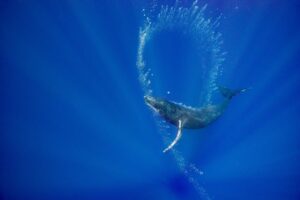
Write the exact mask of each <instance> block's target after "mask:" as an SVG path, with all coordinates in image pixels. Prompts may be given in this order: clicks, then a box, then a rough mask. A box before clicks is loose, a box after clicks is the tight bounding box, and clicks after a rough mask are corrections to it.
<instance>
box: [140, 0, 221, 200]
mask: <svg viewBox="0 0 300 200" xmlns="http://www.w3.org/2000/svg"><path fill="white" fill-rule="evenodd" d="M157 9H158V10H157ZM156 10H157V11H158V12H157V14H155V12H156ZM206 10H207V5H203V6H198V1H194V2H193V3H192V4H191V5H190V6H189V7H184V6H180V1H176V3H175V5H174V6H168V5H163V6H160V7H159V6H158V5H157V2H156V1H154V2H153V5H152V6H151V8H150V13H148V14H146V11H147V10H146V9H143V16H144V18H145V19H144V24H143V25H142V26H141V27H140V30H139V44H138V50H137V61H136V65H137V69H138V72H139V81H140V84H141V87H142V89H143V91H144V95H153V93H155V91H153V88H152V85H151V84H152V82H153V79H154V78H155V74H153V72H152V70H151V66H148V65H147V61H146V60H145V56H144V54H145V47H146V46H147V44H148V43H149V42H151V39H152V38H153V36H154V35H155V34H159V33H161V32H164V31H170V30H171V31H172V30H180V31H182V33H183V34H185V35H187V36H188V37H189V38H191V39H192V40H193V43H194V44H195V45H196V47H197V51H198V52H197V53H198V54H199V55H203V57H204V58H205V60H204V61H201V63H202V65H201V66H199V67H201V80H202V81H201V83H202V85H201V86H199V87H200V88H199V87H198V91H201V94H199V96H200V99H202V100H203V104H210V103H211V98H212V94H213V92H214V89H215V88H216V80H217V78H218V77H219V76H220V75H221V74H222V68H221V67H222V63H223V61H224V57H225V54H226V53H225V52H223V51H222V49H221V46H222V43H223V41H222V35H221V33H219V32H218V31H217V28H218V26H219V21H220V17H217V18H216V19H212V18H207V17H206V16H205V12H206ZM196 59H198V58H196ZM199 59H200V58H199ZM152 67H153V66H152ZM165 93H167V94H170V92H169V91H166V92H165ZM156 119H157V120H156V122H157V124H158V127H159V132H160V134H161V135H162V138H163V141H164V143H165V145H166V144H169V143H170V141H171V135H170V133H169V126H168V125H167V124H166V123H164V122H163V121H161V120H160V119H158V118H156ZM171 152H172V155H173V156H174V159H175V160H176V163H177V165H178V167H179V169H180V170H181V171H182V173H183V174H184V175H185V176H186V178H187V179H188V180H189V182H190V183H191V184H192V185H193V187H194V188H195V190H196V191H197V193H198V194H199V197H200V199H205V200H210V199H211V198H210V197H209V195H208V193H207V192H206V190H205V189H204V187H203V186H202V185H201V184H200V182H199V178H201V176H202V175H203V174H204V172H203V171H202V170H200V169H199V168H198V167H196V165H195V164H193V163H189V162H188V161H186V159H185V158H184V156H183V155H182V153H181V152H180V151H179V150H177V149H172V150H171Z"/></svg>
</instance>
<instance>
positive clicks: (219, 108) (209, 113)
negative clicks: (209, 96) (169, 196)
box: [144, 86, 247, 153]
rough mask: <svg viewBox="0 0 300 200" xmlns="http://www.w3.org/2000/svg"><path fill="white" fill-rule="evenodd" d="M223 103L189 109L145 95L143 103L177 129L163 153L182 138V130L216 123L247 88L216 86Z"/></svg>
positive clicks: (180, 104) (182, 105)
mask: <svg viewBox="0 0 300 200" xmlns="http://www.w3.org/2000/svg"><path fill="white" fill-rule="evenodd" d="M218 89H219V91H220V93H221V94H222V96H223V97H224V101H223V102H221V103H219V104H215V105H206V106H203V107H191V106H186V105H184V104H182V103H177V102H175V101H170V100H167V99H165V98H160V97H154V96H152V95H145V96H144V101H145V103H146V104H147V105H148V106H149V107H150V108H151V109H152V110H153V111H154V113H157V114H158V115H159V116H161V117H162V118H163V119H164V120H165V121H167V122H168V123H170V124H172V125H174V126H176V127H177V128H178V131H177V134H176V137H175V139H174V140H173V141H172V143H171V144H170V145H169V146H168V147H166V148H165V149H164V150H163V152H164V153H166V152H167V151H169V150H171V149H172V148H173V147H174V146H175V144H176V143H177V142H178V141H179V139H180V138H181V136H182V130H183V129H201V128H204V127H206V126H208V125H210V124H211V123H213V122H214V121H216V120H217V119H218V118H219V117H220V116H221V115H222V114H223V112H224V111H225V110H226V108H227V107H228V104H229V102H230V101H231V99H232V98H233V97H234V96H236V95H237V94H240V93H243V92H245V91H246V90H247V88H243V89H235V90H232V89H229V88H227V87H223V86H218Z"/></svg>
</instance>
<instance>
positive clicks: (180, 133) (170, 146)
mask: <svg viewBox="0 0 300 200" xmlns="http://www.w3.org/2000/svg"><path fill="white" fill-rule="evenodd" d="M181 135H182V121H181V120H179V121H178V131H177V135H176V138H175V139H174V140H173V142H172V143H171V144H170V145H169V146H168V147H167V148H165V149H164V150H163V152H164V153H166V152H167V151H169V150H170V149H172V148H173V146H174V145H175V144H176V143H177V142H178V140H179V139H180V138H181Z"/></svg>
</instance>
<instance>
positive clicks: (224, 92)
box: [218, 85, 249, 99]
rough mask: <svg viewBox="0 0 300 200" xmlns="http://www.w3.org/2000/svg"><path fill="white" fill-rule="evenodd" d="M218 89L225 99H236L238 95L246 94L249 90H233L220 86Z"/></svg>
mask: <svg viewBox="0 0 300 200" xmlns="http://www.w3.org/2000/svg"><path fill="white" fill-rule="evenodd" d="M218 89H219V91H220V92H221V94H222V95H223V97H225V98H227V99H231V98H232V97H234V96H235V95H237V94H240V93H243V92H246V91H247V90H248V89H249V88H242V89H235V90H231V89H229V88H226V87H223V86H220V85H219V86H218Z"/></svg>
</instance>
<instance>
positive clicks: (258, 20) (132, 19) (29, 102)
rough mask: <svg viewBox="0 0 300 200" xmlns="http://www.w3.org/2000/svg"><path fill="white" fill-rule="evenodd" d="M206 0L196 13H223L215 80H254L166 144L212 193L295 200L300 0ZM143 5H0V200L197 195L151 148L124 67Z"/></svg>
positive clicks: (129, 66)
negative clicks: (207, 121)
mask: <svg viewBox="0 0 300 200" xmlns="http://www.w3.org/2000/svg"><path fill="white" fill-rule="evenodd" d="M167 2H168V1H162V2H160V3H159V5H160V4H163V3H167ZM168 3H170V2H168ZM206 3H208V11H207V15H208V16H212V17H215V16H217V15H219V14H220V13H223V17H222V19H221V26H220V27H219V31H220V32H221V33H222V34H223V39H224V46H223V49H224V50H225V51H227V52H228V54H227V56H226V61H225V62H224V65H223V68H224V73H223V76H222V77H221V80H220V82H222V83H225V84H226V85H228V86H231V87H240V86H252V88H253V89H252V90H251V91H249V92H248V93H245V94H243V95H241V96H239V97H237V98H235V99H234V100H233V102H232V104H231V105H230V107H229V108H228V110H227V111H226V113H224V115H223V116H222V117H221V119H220V120H219V121H217V122H216V123H215V124H213V125H212V126H210V127H207V129H204V130H202V131H199V132H197V131H194V132H192V133H191V134H186V135H184V137H183V139H182V140H181V141H180V144H179V145H178V148H182V149H185V151H184V152H186V158H187V159H190V160H191V161H193V162H194V163H196V165H197V166H199V168H200V169H201V170H203V172H204V175H203V176H201V177H200V178H199V179H200V180H201V184H202V185H203V187H204V188H205V189H206V191H207V193H208V194H209V196H210V197H211V198H213V199H222V200H226V199H285V200H296V199H299V198H300V190H299V188H300V179H299V178H300V172H299V169H300V160H299V156H300V142H299V141H300V140H299V139H300V136H299V134H300V121H299V117H300V116H299V115H300V114H299V112H300V101H299V100H300V97H299V92H300V68H299V66H300V60H299V53H300V22H299V17H300V16H299V11H300V4H299V3H298V1H283V0H282V1H279V0H277V1H271V0H270V1H258V0H257V1H250V0H249V1H243V2H239V1H238V0H237V1H225V0H224V1H221V0H220V1H216V0H215V1H207V2H206ZM183 4H184V5H185V4H186V5H190V4H191V3H190V2H187V1H184V3H183ZM150 5H151V3H150V2H146V1H138V0H136V1H121V0H120V1H116V0H114V1H109V0H107V1H94V0H81V1H79V0H75V1H71V0H70V1H67V0H65V1H60V0H53V1H34V0H31V1H8V0H7V1H3V0H2V1H1V2H0V20H1V24H0V66H1V68H0V69H1V72H0V74H1V79H0V80H1V100H0V101H1V129H0V130H1V138H0V147H1V157H0V161H1V163H0V167H1V168H0V183H1V185H0V187H1V188H0V198H2V199H196V198H197V197H198V194H197V192H196V191H195V189H194V188H193V187H192V185H191V184H190V183H189V182H188V181H187V180H186V178H185V177H184V176H183V174H182V172H181V171H180V170H179V169H178V167H177V165H176V162H175V160H174V159H173V157H172V155H171V154H162V152H161V151H162V149H163V148H164V144H163V142H162V140H161V136H160V134H159V131H158V130H157V127H156V124H155V121H154V119H153V117H152V114H151V112H150V111H149V110H148V109H147V108H146V106H145V105H144V102H143V92H142V89H141V87H140V85H139V82H138V78H137V77H138V72H137V69H136V64H135V62H136V53H137V46H138V31H139V27H140V26H141V25H142V24H143V17H142V13H141V12H140V11H141V9H142V8H147V6H150ZM174 45H175V48H176V43H174ZM179 45H180V44H179ZM172 48H174V47H172ZM171 59H172V57H171ZM195 62H196V59H195ZM178 70H179V71H180V69H178ZM193 70H194V71H193V72H194V73H190V77H188V78H189V79H193V78H197V77H198V75H197V72H198V71H197V70H198V68H193ZM175 71H176V70H175ZM162 72H163V69H162ZM174 73H175V72H174ZM198 73H199V72H198ZM176 78H178V77H177V76H175V75H173V76H172V74H170V76H169V79H170V80H174V79H176ZM183 84H184V82H183ZM170 89H171V90H172V91H176V89H177V88H173V89H172V88H170ZM195 92H196V91H195ZM188 132H189V131H188Z"/></svg>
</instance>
